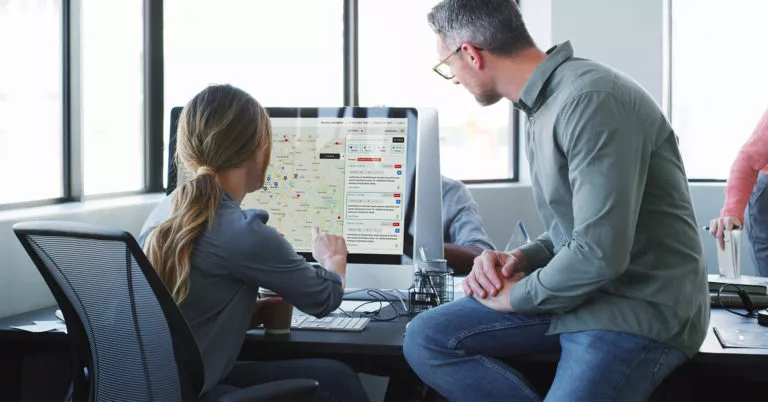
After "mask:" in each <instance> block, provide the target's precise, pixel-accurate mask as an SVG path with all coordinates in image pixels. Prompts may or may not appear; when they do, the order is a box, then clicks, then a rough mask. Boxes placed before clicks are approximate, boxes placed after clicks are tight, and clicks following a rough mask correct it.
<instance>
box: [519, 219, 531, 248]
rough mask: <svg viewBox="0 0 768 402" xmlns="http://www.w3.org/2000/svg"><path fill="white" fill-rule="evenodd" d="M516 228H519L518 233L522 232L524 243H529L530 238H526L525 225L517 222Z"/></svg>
mask: <svg viewBox="0 0 768 402" xmlns="http://www.w3.org/2000/svg"><path fill="white" fill-rule="evenodd" d="M517 226H519V227H520V231H521V232H523V238H524V239H525V242H526V243H530V242H531V238H530V237H528V232H527V231H526V230H525V225H523V221H517Z"/></svg>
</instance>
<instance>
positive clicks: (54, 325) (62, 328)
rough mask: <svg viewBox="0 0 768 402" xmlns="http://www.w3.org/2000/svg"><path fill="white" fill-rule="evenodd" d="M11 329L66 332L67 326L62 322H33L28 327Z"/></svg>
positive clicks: (17, 326) (20, 326)
mask: <svg viewBox="0 0 768 402" xmlns="http://www.w3.org/2000/svg"><path fill="white" fill-rule="evenodd" d="M13 328H16V329H20V330H22V331H27V332H48V331H56V332H64V333H66V332H67V324H65V323H64V322H63V321H59V320H56V321H33V324H30V325H15V326H13Z"/></svg>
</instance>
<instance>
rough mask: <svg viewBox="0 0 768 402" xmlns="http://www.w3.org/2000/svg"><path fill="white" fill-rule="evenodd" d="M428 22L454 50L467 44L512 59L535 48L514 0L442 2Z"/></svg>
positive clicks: (433, 10) (458, 0) (445, 0)
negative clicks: (517, 54)
mask: <svg viewBox="0 0 768 402" xmlns="http://www.w3.org/2000/svg"><path fill="white" fill-rule="evenodd" d="M427 21H428V22H429V26H430V27H431V28H432V30H433V31H434V32H435V33H436V34H438V35H440V36H441V37H442V38H443V40H444V41H445V43H446V45H448V47H449V48H450V49H451V50H454V49H456V48H458V47H459V46H461V44H462V43H464V42H468V43H470V44H472V45H474V46H477V47H481V48H483V49H486V50H488V51H489V52H491V53H494V54H498V55H506V56H511V55H514V54H515V53H517V52H518V51H520V50H524V49H527V48H530V47H533V46H535V44H534V42H533V39H532V38H531V35H530V34H529V33H528V29H526V27H525V23H524V22H523V16H522V15H521V14H520V8H519V7H518V6H517V4H516V3H515V1H514V0H443V1H441V2H440V3H439V4H437V5H436V6H434V7H433V8H432V11H430V12H429V14H428V15H427Z"/></svg>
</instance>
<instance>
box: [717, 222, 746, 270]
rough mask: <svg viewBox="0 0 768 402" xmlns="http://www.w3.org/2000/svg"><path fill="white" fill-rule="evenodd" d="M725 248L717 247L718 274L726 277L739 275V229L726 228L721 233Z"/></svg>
mask: <svg viewBox="0 0 768 402" xmlns="http://www.w3.org/2000/svg"><path fill="white" fill-rule="evenodd" d="M723 240H724V242H725V248H724V249H723V250H721V249H720V247H719V246H718V247H717V265H719V266H720V275H722V276H724V277H726V278H738V277H740V276H741V230H726V231H725V233H723Z"/></svg>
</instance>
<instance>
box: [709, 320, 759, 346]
mask: <svg viewBox="0 0 768 402" xmlns="http://www.w3.org/2000/svg"><path fill="white" fill-rule="evenodd" d="M713 329H714V330H715V335H716V336H717V340H718V341H720V344H721V345H723V347H724V348H757V349H768V329H767V328H765V327H761V326H759V325H754V327H753V328H739V327H735V328H729V327H719V326H715V327H714V328H713Z"/></svg>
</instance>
